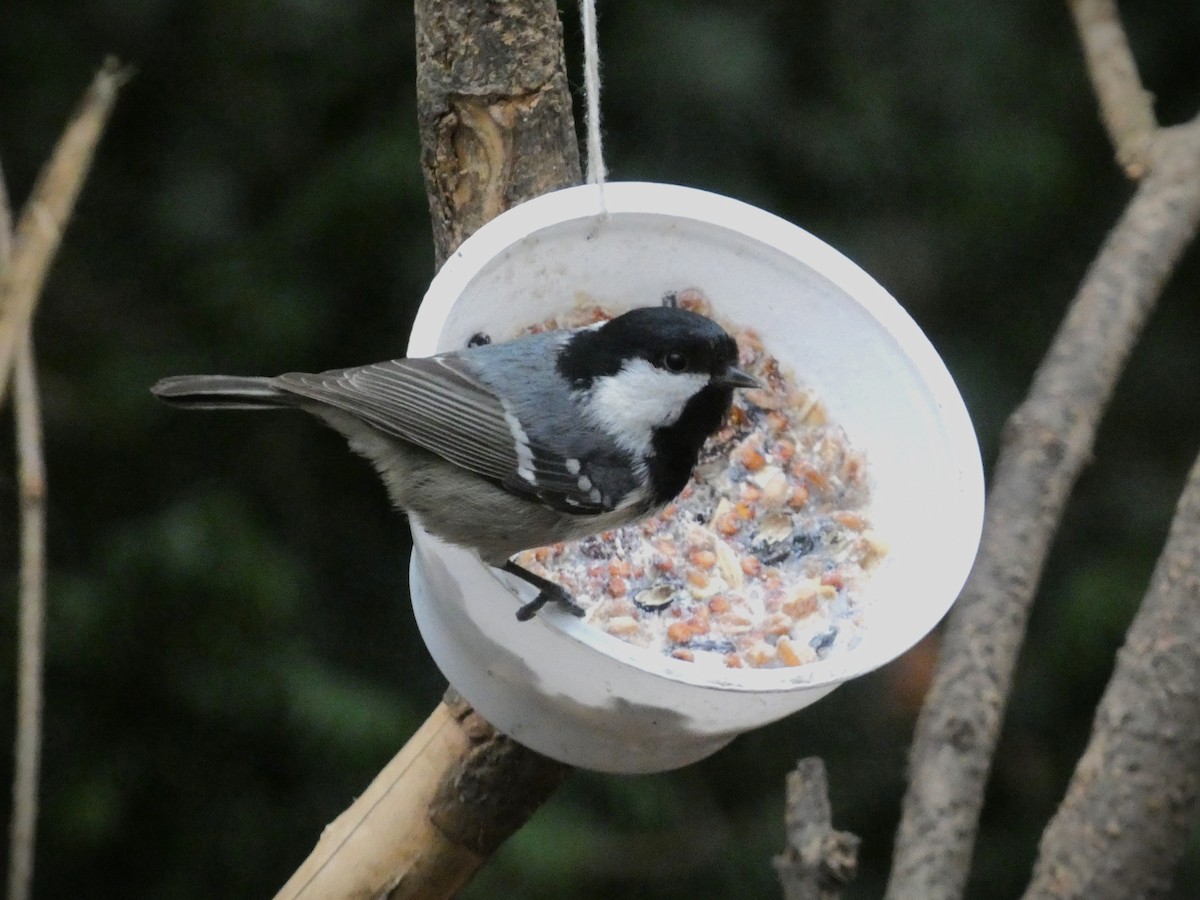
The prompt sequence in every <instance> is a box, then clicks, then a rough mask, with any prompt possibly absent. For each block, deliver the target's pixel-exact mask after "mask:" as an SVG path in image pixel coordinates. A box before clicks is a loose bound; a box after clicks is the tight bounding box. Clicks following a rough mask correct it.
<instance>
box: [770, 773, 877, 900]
mask: <svg viewBox="0 0 1200 900" xmlns="http://www.w3.org/2000/svg"><path fill="white" fill-rule="evenodd" d="M785 816H786V825H787V847H786V848H785V849H784V851H783V852H782V853H781V854H779V855H778V856H776V857H775V858H774V860H772V862H773V863H774V865H775V871H776V873H777V874H778V875H779V881H780V884H781V885H782V886H783V896H784V900H837V898H838V897H839V896H841V891H842V888H844V887H845V886H846V885H848V884H849V883H850V882H851V881H853V880H854V876H855V875H856V874H857V872H858V846H859V839H858V838H857V837H856V836H855V835H853V834H851V833H850V832H848V831H835V830H834V828H833V819H832V814H831V813H830V808H829V779H828V777H827V776H826V774H825V763H823V762H822V761H821V760H820V758H819V757H815V756H811V757H808V758H807V759H802V760H800V762H798V763H797V764H796V768H795V769H793V770H792V771H791V772H790V773H788V777H787V808H786V811H785Z"/></svg>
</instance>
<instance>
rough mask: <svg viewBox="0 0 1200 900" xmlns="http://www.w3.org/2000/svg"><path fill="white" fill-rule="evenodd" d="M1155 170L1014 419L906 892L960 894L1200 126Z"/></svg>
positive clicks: (953, 626) (918, 772)
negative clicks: (1069, 523) (1040, 605)
mask: <svg viewBox="0 0 1200 900" xmlns="http://www.w3.org/2000/svg"><path fill="white" fill-rule="evenodd" d="M1150 159H1151V167H1150V171H1149V175H1148V176H1147V177H1146V179H1145V180H1144V181H1143V182H1142V184H1141V185H1140V187H1139V188H1138V190H1137V192H1136V194H1135V195H1134V197H1133V199H1132V200H1131V201H1130V203H1129V205H1128V207H1127V208H1126V210H1125V212H1124V214H1123V215H1122V216H1121V219H1120V220H1119V221H1118V223H1117V225H1116V227H1115V228H1114V229H1113V231H1112V233H1111V234H1110V235H1109V237H1108V239H1107V240H1106V241H1105V244H1104V246H1103V247H1102V249H1101V251H1100V254H1099V256H1098V257H1097V258H1096V260H1095V262H1094V263H1093V264H1092V266H1091V268H1090V269H1089V270H1088V273H1087V275H1086V276H1085V278H1084V281H1083V284H1082V286H1081V287H1080V289H1079V293H1078V294H1077V295H1076V297H1075V300H1074V301H1073V302H1072V304H1071V307H1070V310H1069V311H1068V313H1067V316H1066V319H1065V320H1064V322H1063V324H1062V326H1061V327H1060V329H1059V332H1058V334H1057V335H1056V337H1055V339H1054V342H1053V344H1052V346H1051V347H1050V350H1049V352H1048V353H1047V355H1046V358H1045V359H1044V360H1043V362H1042V364H1041V366H1040V367H1039V369H1038V372H1037V374H1036V376H1035V378H1034V382H1033V385H1032V387H1031V389H1030V393H1029V395H1028V397H1027V398H1026V399H1025V401H1024V402H1023V403H1022V404H1021V406H1020V407H1019V408H1018V409H1017V410H1016V412H1015V413H1014V414H1013V416H1012V417H1011V418H1010V419H1009V422H1008V424H1007V427H1006V431H1005V435H1004V441H1003V446H1002V447H1001V451H1000V457H999V460H998V461H997V464H996V469H995V473H994V475H993V478H992V487H991V490H990V492H989V494H988V504H987V513H986V516H985V521H984V530H983V539H982V543H981V546H980V551H979V556H978V557H977V559H976V562H975V566H974V568H973V570H972V572H971V576H970V578H969V579H968V581H967V584H966V586H965V587H964V589H963V593H962V595H961V596H960V598H959V600H958V603H957V604H956V605H955V608H954V610H953V612H952V613H951V615H950V618H949V621H948V626H947V629H946V634H945V640H944V642H943V645H942V653H941V659H940V660H939V664H938V670H937V673H936V674H935V677H934V682H933V685H932V687H931V689H930V693H929V696H928V697H927V698H926V702H925V706H924V708H923V710H922V712H921V716H920V718H919V720H918V723H917V733H916V738H915V742H914V745H913V750H912V760H911V773H910V783H909V789H908V793H907V796H906V797H905V801H904V806H903V812H902V817H901V822H900V829H899V832H898V834H897V841H896V849H895V855H894V858H893V868H892V874H891V881H890V883H889V885H888V894H887V896H888V897H889V898H892V900H908V898H914V900H915V898H920V900H936V898H942V897H947V898H949V897H958V896H960V895H961V893H962V890H963V886H964V884H965V882H966V877H967V871H968V867H969V863H970V857H971V850H972V846H973V843H974V839H975V832H976V828H977V825H978V820H979V810H980V807H981V805H982V798H983V789H984V785H985V782H986V780H987V776H988V772H989V769H990V767H991V758H992V755H993V753H994V751H995V746H996V740H997V738H998V736H999V731H1000V720H1001V716H1002V714H1003V710H1004V706H1005V703H1006V701H1007V698H1008V693H1009V689H1010V687H1011V683H1012V673H1013V668H1014V665H1015V662H1016V657H1017V652H1018V650H1019V649H1020V646H1021V642H1022V640H1023V637H1024V632H1025V625H1026V622H1027V620H1028V614H1029V606H1030V604H1031V602H1032V600H1033V595H1034V592H1035V590H1036V588H1037V584H1038V581H1039V579H1040V577H1041V572H1042V566H1043V564H1044V562H1045V557H1046V553H1047V551H1048V547H1049V545H1050V541H1051V539H1052V537H1053V535H1054V532H1055V530H1056V528H1057V526H1058V523H1059V521H1060V519H1061V516H1062V512H1063V508H1064V506H1065V504H1066V500H1067V497H1068V495H1069V493H1070V491H1071V488H1072V486H1073V485H1074V483H1075V480H1076V478H1077V477H1078V475H1079V472H1080V470H1081V469H1082V467H1083V465H1084V463H1085V462H1086V461H1087V459H1088V457H1089V455H1090V453H1091V449H1092V444H1093V441H1094V439H1095V433H1096V428H1097V425H1098V423H1099V420H1100V416H1101V413H1102V412H1103V410H1104V408H1105V406H1106V405H1107V403H1108V400H1109V398H1110V396H1111V395H1112V390H1113V386H1114V384H1115V382H1116V379H1117V376H1118V374H1119V373H1120V371H1121V369H1122V367H1123V365H1124V362H1125V360H1126V358H1127V356H1128V354H1129V352H1130V350H1131V348H1132V347H1133V345H1134V343H1135V341H1136V339H1137V336H1138V334H1139V332H1140V330H1141V328H1142V325H1143V324H1144V322H1145V320H1146V317H1147V315H1148V314H1149V312H1150V310H1151V308H1152V307H1153V305H1154V303H1155V302H1156V300H1157V298H1158V296H1159V294H1160V292H1161V291H1162V287H1163V284H1164V283H1165V281H1166V279H1167V276H1168V275H1169V274H1170V272H1171V271H1172V269H1173V267H1174V266H1175V263H1176V261H1177V260H1178V259H1179V256H1180V254H1181V253H1182V252H1183V250H1184V248H1185V247H1186V246H1187V245H1188V243H1189V242H1190V241H1191V239H1192V236H1193V235H1194V233H1195V230H1196V226H1197V222H1198V221H1200V125H1197V124H1196V123H1192V124H1189V125H1187V126H1181V127H1178V128H1172V129H1163V130H1162V131H1160V132H1159V136H1158V137H1157V138H1156V140H1155V142H1154V144H1153V146H1152V149H1151V157H1150Z"/></svg>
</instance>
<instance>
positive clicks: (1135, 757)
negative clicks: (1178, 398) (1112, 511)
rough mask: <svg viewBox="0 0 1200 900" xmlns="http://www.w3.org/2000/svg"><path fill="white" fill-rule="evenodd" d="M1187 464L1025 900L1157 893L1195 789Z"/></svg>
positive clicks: (1197, 555)
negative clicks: (1176, 500) (1155, 556)
mask: <svg viewBox="0 0 1200 900" xmlns="http://www.w3.org/2000/svg"><path fill="white" fill-rule="evenodd" d="M1197 610H1200V459H1197V461H1196V464H1195V465H1194V466H1193V468H1192V471H1191V474H1190V475H1189V476H1188V480H1187V484H1186V485H1185V486H1184V489H1183V494H1182V496H1181V497H1180V499H1179V505H1178V507H1177V508H1176V511H1175V518H1174V521H1173V522H1172V523H1171V531H1170V534H1169V536H1168V538H1167V545H1166V547H1165V549H1164V550H1163V553H1162V555H1161V556H1160V557H1159V560H1158V564H1157V566H1156V567H1155V570H1154V575H1153V577H1152V579H1151V582H1150V589H1149V591H1148V592H1147V594H1146V597H1145V599H1144V600H1143V602H1142V606H1141V609H1140V610H1139V611H1138V614H1137V616H1136V618H1135V619H1134V621H1133V624H1132V626H1131V627H1130V629H1129V634H1128V635H1127V637H1126V640H1125V646H1124V647H1122V648H1121V652H1120V654H1119V655H1118V657H1117V665H1116V669H1115V671H1114V672H1113V676H1112V679H1111V680H1110V681H1109V683H1108V688H1107V689H1106V690H1105V692H1104V697H1103V698H1102V699H1101V701H1100V705H1099V707H1098V708H1097V710H1096V718H1095V720H1094V722H1093V724H1092V736H1091V739H1090V741H1089V743H1088V747H1087V750H1086V751H1085V752H1084V754H1083V757H1082V758H1081V759H1080V760H1079V765H1078V766H1077V767H1076V769H1075V775H1074V777H1073V778H1072V779H1071V784H1070V786H1069V787H1068V789H1067V794H1066V798H1065V799H1064V800H1063V802H1062V805H1061V806H1060V807H1059V809H1058V812H1057V814H1056V815H1055V816H1054V818H1053V819H1052V820H1051V822H1050V825H1049V826H1048V827H1047V828H1046V831H1045V833H1044V834H1043V835H1042V842H1041V851H1040V856H1039V858H1038V862H1037V865H1036V867H1035V868H1034V872H1033V880H1032V882H1031V883H1030V886H1029V889H1028V891H1027V892H1026V894H1025V897H1026V898H1030V900H1032V898H1046V900H1063V898H1068V897H1071V898H1088V900H1123V898H1125V897H1165V896H1166V895H1167V894H1168V893H1169V892H1170V889H1171V882H1172V874H1173V872H1174V869H1175V866H1176V864H1177V863H1178V862H1179V858H1180V857H1181V856H1182V855H1183V851H1184V849H1185V847H1186V846H1187V841H1188V836H1189V834H1190V832H1191V828H1192V823H1193V822H1194V821H1195V818H1196V809H1197V796H1198V794H1200V615H1198V614H1197Z"/></svg>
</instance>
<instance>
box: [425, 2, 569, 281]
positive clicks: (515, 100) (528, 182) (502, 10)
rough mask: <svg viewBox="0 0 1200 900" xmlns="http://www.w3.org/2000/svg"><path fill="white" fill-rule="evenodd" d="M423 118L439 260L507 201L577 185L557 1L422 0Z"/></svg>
mask: <svg viewBox="0 0 1200 900" xmlns="http://www.w3.org/2000/svg"><path fill="white" fill-rule="evenodd" d="M416 13H417V116H418V119H419V123H420V127H421V166H422V169H423V170H424V174H425V188H426V193H427V194H428V196H429V214H430V218H431V219H432V223H433V238H434V244H435V245H436V248H437V258H438V263H439V264H440V263H441V262H443V261H445V259H446V258H447V257H448V256H449V255H450V254H451V253H453V252H454V250H455V249H456V248H457V247H458V245H459V244H461V243H462V242H463V241H464V240H465V239H466V238H467V237H468V236H469V235H471V234H472V233H473V232H474V231H475V230H476V229H478V228H479V226H480V225H482V224H484V223H485V222H487V221H488V220H490V219H492V218H495V217H496V216H497V215H499V214H500V213H502V212H504V211H505V210H506V209H508V208H509V207H511V206H515V205H516V204H518V203H521V202H522V201H524V200H528V199H530V198H531V197H536V196H538V195H539V194H545V193H548V192H549V191H553V190H557V189H558V188H563V187H569V186H571V185H575V184H579V183H580V180H581V176H580V168H579V146H578V144H577V142H576V138H575V120H574V118H573V116H572V111H571V94H570V90H569V88H568V83H567V76H566V68H565V63H564V61H563V46H562V23H561V22H560V21H559V18H558V8H557V6H556V5H555V4H554V3H552V2H546V0H501V2H492V3H478V2H470V0H417V3H416Z"/></svg>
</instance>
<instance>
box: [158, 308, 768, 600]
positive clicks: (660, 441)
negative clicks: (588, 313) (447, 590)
mask: <svg viewBox="0 0 1200 900" xmlns="http://www.w3.org/2000/svg"><path fill="white" fill-rule="evenodd" d="M757 387H760V385H759V382H758V381H757V379H755V378H754V377H753V376H751V375H749V374H747V373H746V372H745V371H743V370H742V369H740V368H739V367H738V348H737V343H736V342H735V340H734V339H733V337H731V336H730V335H729V333H728V332H727V331H726V330H725V329H724V328H722V327H721V326H720V325H719V324H717V323H716V322H715V321H713V320H712V319H710V318H708V317H706V316H703V315H700V314H699V313H696V312H692V311H690V310H687V309H683V308H680V307H678V306H675V305H672V304H671V303H670V302H669V295H668V300H667V301H665V302H664V305H662V306H644V307H637V308H634V309H631V310H629V311H627V312H625V313H622V314H620V315H617V316H615V317H613V318H610V319H606V320H603V321H601V322H599V323H596V324H593V325H589V326H585V327H583V328H579V329H574V330H561V331H542V332H539V333H530V334H523V335H521V336H519V337H516V338H513V339H511V340H507V341H503V342H496V343H492V342H490V341H488V339H487V338H486V336H485V335H476V337H475V338H472V340H471V342H470V344H469V345H468V346H467V347H464V348H463V349H459V350H452V351H449V352H444V353H440V354H437V355H435V356H428V357H416V358H411V357H410V358H403V359H392V360H388V361H385V362H379V363H374V364H371V365H365V366H355V367H352V368H347V369H334V370H330V371H326V372H320V373H312V374H310V373H301V372H293V373H288V374H284V375H278V376H275V377H255V376H230V375H180V376H174V377H170V378H164V379H162V380H161V381H159V382H158V383H157V384H155V385H154V386H153V387H152V388H151V392H152V393H153V394H154V395H155V396H156V397H158V398H159V399H160V400H163V401H165V402H166V403H168V404H170V405H172V406H177V407H184V408H191V409H242V410H260V409H287V408H292V409H300V410H304V411H306V412H309V413H311V414H313V415H315V416H316V417H317V418H318V419H320V420H322V421H324V422H325V423H326V424H327V425H329V426H331V427H333V428H334V429H336V430H337V431H339V432H341V433H342V434H343V435H344V436H345V437H346V438H347V439H348V441H349V444H350V447H351V449H352V450H354V451H355V452H356V453H358V454H360V455H362V456H364V457H366V458H367V459H368V460H369V461H370V462H371V463H372V464H373V465H374V467H375V469H376V470H377V471H378V473H379V475H380V476H381V478H382V480H383V483H384V485H385V487H386V489H387V491H388V493H389V495H390V497H391V500H392V502H393V503H394V504H395V505H396V506H397V507H398V508H399V509H400V510H402V511H404V512H406V513H407V514H408V515H409V517H410V519H412V520H415V521H416V522H417V523H418V524H419V525H420V526H421V527H423V528H424V529H425V530H426V531H428V532H430V533H431V534H434V535H436V536H438V537H439V538H442V539H443V540H445V541H447V542H449V543H451V544H455V545H458V546H461V547H465V548H467V549H469V550H472V551H474V552H475V553H476V554H477V555H478V556H479V558H480V559H481V560H482V561H483V562H484V563H486V564H488V565H490V566H493V567H495V568H498V569H501V570H503V571H506V572H508V573H510V574H512V575H515V576H517V577H519V578H521V579H523V580H524V581H526V582H528V583H530V584H531V585H533V586H534V587H535V588H537V590H538V594H537V596H536V598H535V599H533V600H530V601H528V602H526V603H524V604H523V605H521V606H520V608H519V609H518V610H517V618H518V619H520V620H522V621H527V620H529V619H531V618H532V617H533V616H534V615H535V614H536V613H537V611H538V610H540V609H541V608H542V607H543V606H545V605H546V604H547V603H551V602H555V603H557V604H559V605H561V606H562V607H563V608H565V609H567V610H569V611H570V612H572V613H574V614H576V615H582V614H583V611H582V609H580V607H579V606H578V605H577V604H576V603H575V602H574V599H573V598H572V597H571V596H570V594H569V593H568V592H567V591H566V590H565V589H564V588H562V587H561V586H560V585H557V584H555V583H554V582H552V581H550V580H549V579H547V578H543V577H542V576H540V575H538V574H536V573H534V572H531V571H529V570H528V569H526V568H524V567H523V566H520V565H518V564H517V563H516V562H514V561H513V560H512V559H511V557H512V556H513V555H514V554H516V553H518V552H520V551H522V550H527V549H531V548H534V547H541V546H546V545H549V544H553V543H557V542H560V541H569V540H574V539H577V538H582V537H586V536H589V535H593V534H598V533H600V532H602V531H606V530H609V529H614V528H619V527H622V526H625V525H628V524H631V523H634V522H637V521H640V520H642V519H645V518H648V517H650V516H652V515H653V514H654V513H656V512H657V511H659V510H661V509H662V508H663V507H665V506H666V505H667V504H668V503H670V502H671V501H672V500H673V499H674V498H675V497H676V496H677V495H678V494H679V493H680V492H681V491H682V490H683V488H684V487H685V486H686V485H687V483H688V481H689V479H690V477H691V473H692V470H693V468H694V467H695V465H696V461H697V457H698V455H699V453H700V450H701V448H702V446H703V445H704V443H705V441H706V440H707V439H708V438H709V437H710V436H711V435H713V434H714V433H715V432H716V431H717V430H718V429H719V428H720V427H721V425H722V423H723V422H724V420H725V418H726V416H727V415H728V414H729V411H730V408H731V404H732V399H733V391H734V390H735V389H737V388H757Z"/></svg>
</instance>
